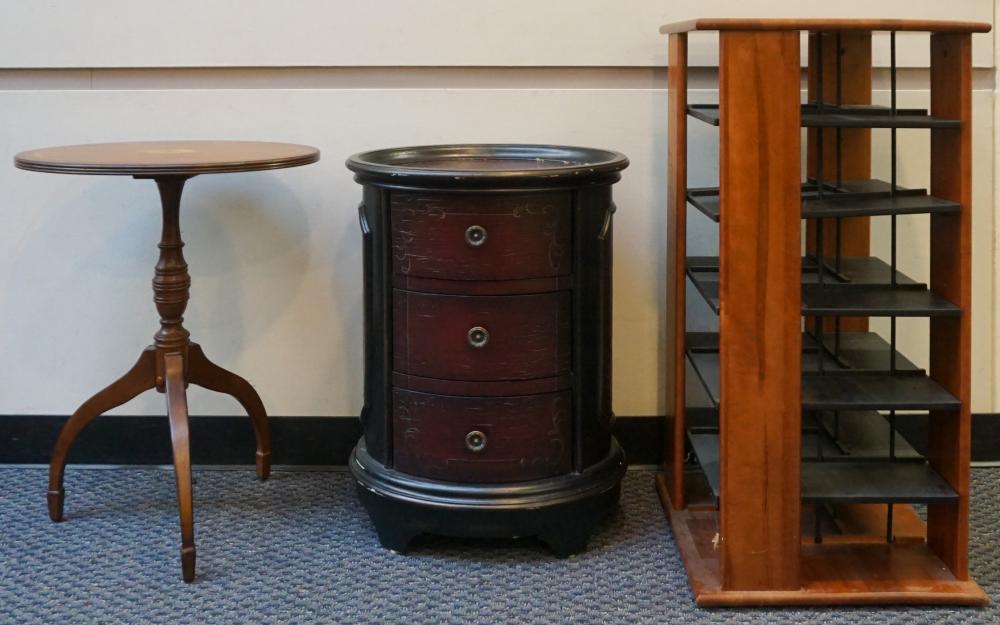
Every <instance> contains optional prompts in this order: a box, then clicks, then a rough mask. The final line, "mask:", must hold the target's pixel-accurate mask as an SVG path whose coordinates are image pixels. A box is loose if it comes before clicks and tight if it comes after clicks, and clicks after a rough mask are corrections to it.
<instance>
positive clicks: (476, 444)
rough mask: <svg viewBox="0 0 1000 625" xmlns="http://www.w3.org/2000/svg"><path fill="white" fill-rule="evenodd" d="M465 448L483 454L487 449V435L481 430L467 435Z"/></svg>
mask: <svg viewBox="0 0 1000 625" xmlns="http://www.w3.org/2000/svg"><path fill="white" fill-rule="evenodd" d="M465 446H466V448H467V449H468V450H469V451H471V452H474V453H479V452H481V451H482V450H484V449H486V434H484V433H482V432H480V431H479V430H472V431H471V432H469V433H468V434H466V435H465Z"/></svg>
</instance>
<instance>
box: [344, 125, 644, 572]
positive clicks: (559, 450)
mask: <svg viewBox="0 0 1000 625" xmlns="http://www.w3.org/2000/svg"><path fill="white" fill-rule="evenodd" d="M627 165H628V161H627V159H626V158H625V157H624V156H622V155H621V154H618V153H616V152H609V151H605V150H594V149H589V148H576V147H561V146H539V145H444V146H426V147H416V148H397V149H388V150H378V151H374V152H368V153H365V154H359V155H355V156H353V157H351V158H350V159H349V160H348V162H347V166H348V168H350V169H351V170H352V171H354V172H355V178H356V180H357V181H358V182H360V183H361V184H362V185H364V201H363V202H362V205H361V207H360V219H361V224H362V231H363V232H364V253H365V261H364V266H365V321H366V324H365V326H366V327H365V409H364V413H363V416H362V419H363V422H364V438H363V439H362V441H361V442H360V443H359V444H358V446H357V448H356V449H355V453H354V456H353V457H352V461H351V468H352V471H353V472H354V475H355V477H356V479H357V481H358V484H359V493H360V494H361V497H362V500H363V501H364V503H365V505H366V506H367V508H368V510H369V512H370V514H371V516H372V518H373V521H374V523H375V525H376V529H377V531H378V532H379V537H380V539H381V540H382V542H383V544H385V545H386V546H388V547H390V548H393V549H397V550H399V549H403V548H405V547H406V544H407V542H408V541H409V539H410V538H411V537H412V536H414V535H415V534H418V533H421V532H433V533H442V534H452V535H471V536H521V535H539V536H541V537H542V538H543V540H545V541H546V542H548V543H549V544H550V545H551V546H552V547H553V549H554V551H555V552H556V553H558V554H560V555H567V554H570V553H574V552H577V551H580V550H582V549H583V548H584V546H585V544H586V540H587V537H588V535H589V533H590V530H591V528H592V525H593V524H594V523H596V521H597V520H598V519H599V518H600V517H601V516H602V515H603V514H604V513H606V512H607V511H608V510H609V509H610V508H611V507H612V506H613V505H614V503H615V501H616V500H617V495H618V488H619V486H618V485H619V481H620V478H621V472H622V471H623V470H624V461H623V458H622V454H621V450H620V448H619V447H618V445H617V443H616V442H615V441H614V439H613V437H612V436H611V420H612V412H611V384H610V381H611V347H610V346H611V343H610V340H611V332H610V327H611V225H612V214H613V212H614V204H613V203H612V201H611V185H612V184H613V183H614V182H616V181H617V180H618V179H619V177H620V173H619V172H620V171H621V170H622V169H624V168H625V167H626V166H627Z"/></svg>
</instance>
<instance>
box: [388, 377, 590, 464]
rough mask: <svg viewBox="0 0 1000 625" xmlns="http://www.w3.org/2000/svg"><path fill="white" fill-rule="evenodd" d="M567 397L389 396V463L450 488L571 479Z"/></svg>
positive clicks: (398, 393)
mask: <svg viewBox="0 0 1000 625" xmlns="http://www.w3.org/2000/svg"><path fill="white" fill-rule="evenodd" d="M571 401H572V400H571V399H570V393H569V392H568V391H566V392H561V393H549V394H544V395H527V396H521V397H450V396H446V395H429V394H425V393H415V392H412V391H404V390H400V389H395V390H394V391H393V459H394V463H395V468H396V469H397V470H399V471H403V472H405V473H410V474H412V475H419V476H423V477H428V478H432V479H437V480H445V481H451V482H482V483H490V482H514V481H528V480H536V479H542V478H545V477H551V476H554V475H561V474H563V473H568V472H569V471H570V466H571V465H570V440H571V439H570V421H571V415H572V410H571V405H570V402H571Z"/></svg>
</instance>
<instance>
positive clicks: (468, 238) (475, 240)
mask: <svg viewBox="0 0 1000 625" xmlns="http://www.w3.org/2000/svg"><path fill="white" fill-rule="evenodd" d="M488 236H489V233H488V232H487V231H486V228H484V227H482V226H480V225H478V224H475V225H472V226H469V227H468V228H466V229H465V243H466V244H467V245H469V246H470V247H482V245H483V244H484V243H486V239H487V238H488Z"/></svg>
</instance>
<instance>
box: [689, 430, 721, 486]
mask: <svg viewBox="0 0 1000 625" xmlns="http://www.w3.org/2000/svg"><path fill="white" fill-rule="evenodd" d="M688 441H690V442H691V450H692V451H693V452H694V455H695V458H697V459H698V466H700V467H701V472H702V473H703V474H704V475H705V481H707V482H708V487H709V488H710V489H711V491H712V496H713V497H714V498H715V500H716V501H718V500H719V493H720V492H722V481H721V480H720V478H719V435H718V434H695V433H693V432H688Z"/></svg>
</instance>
